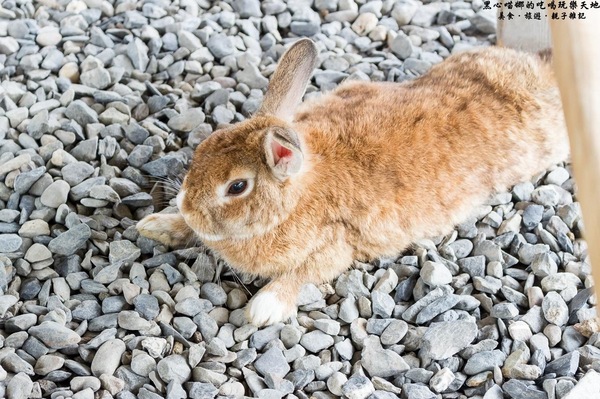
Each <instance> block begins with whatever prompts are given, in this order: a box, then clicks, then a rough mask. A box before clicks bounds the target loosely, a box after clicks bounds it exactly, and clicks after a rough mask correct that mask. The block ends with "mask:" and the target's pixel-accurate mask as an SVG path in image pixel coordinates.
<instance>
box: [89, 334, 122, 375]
mask: <svg viewBox="0 0 600 399" xmlns="http://www.w3.org/2000/svg"><path fill="white" fill-rule="evenodd" d="M125 349H126V348H125V344H124V343H123V341H121V340H120V339H111V340H108V341H106V342H105V343H103V344H102V346H100V348H98V351H97V352H96V355H95V356H94V358H93V359H92V364H91V370H92V374H94V375H95V376H96V377H100V376H101V375H103V374H107V375H113V374H114V373H115V371H116V370H117V368H118V367H119V365H120V364H121V356H122V355H123V353H124V352H125Z"/></svg>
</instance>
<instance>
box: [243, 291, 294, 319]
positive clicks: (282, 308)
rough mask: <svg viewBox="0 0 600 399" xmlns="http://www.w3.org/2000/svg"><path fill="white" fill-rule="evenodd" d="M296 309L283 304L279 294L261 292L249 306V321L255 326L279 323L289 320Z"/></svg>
mask: <svg viewBox="0 0 600 399" xmlns="http://www.w3.org/2000/svg"><path fill="white" fill-rule="evenodd" d="M294 311H295V307H292V308H290V306H289V305H287V304H286V303H284V302H282V301H281V300H280V299H279V298H278V297H277V294H275V293H274V292H271V291H259V292H258V293H257V294H256V295H255V296H254V298H252V300H251V301H250V303H249V304H248V310H247V316H248V321H249V322H250V323H252V324H254V325H255V326H264V325H270V324H275V323H279V322H280V321H286V320H287V319H289V318H290V317H291V316H292V315H293V314H294Z"/></svg>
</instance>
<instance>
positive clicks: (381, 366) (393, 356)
mask: <svg viewBox="0 0 600 399" xmlns="http://www.w3.org/2000/svg"><path fill="white" fill-rule="evenodd" d="M363 345H364V348H363V350H362V353H361V355H362V365H363V367H364V368H365V370H367V372H368V373H369V375H370V376H371V377H384V378H387V377H393V376H396V375H398V374H400V373H402V372H405V371H407V370H409V369H410V366H409V365H408V364H407V363H406V362H405V361H404V359H402V357H400V355H398V354H397V353H396V352H394V351H391V350H387V349H383V348H382V346H381V344H380V342H379V339H377V337H369V338H367V339H365V340H364V342H363Z"/></svg>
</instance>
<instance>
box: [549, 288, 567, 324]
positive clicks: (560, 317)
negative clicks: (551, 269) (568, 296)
mask: <svg viewBox="0 0 600 399" xmlns="http://www.w3.org/2000/svg"><path fill="white" fill-rule="evenodd" d="M542 310H543V312H544V318H545V319H546V320H548V322H549V323H552V324H556V325H557V326H563V325H565V324H567V321H568V320H569V308H568V307H567V304H566V303H565V301H564V299H563V298H562V297H561V296H560V294H558V293H557V292H556V291H550V292H549V293H547V294H546V296H545V297H544V300H543V301H542Z"/></svg>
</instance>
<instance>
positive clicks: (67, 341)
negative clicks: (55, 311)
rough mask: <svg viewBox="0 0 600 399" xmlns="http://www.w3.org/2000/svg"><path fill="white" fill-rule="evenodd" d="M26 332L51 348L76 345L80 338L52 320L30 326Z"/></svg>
mask: <svg viewBox="0 0 600 399" xmlns="http://www.w3.org/2000/svg"><path fill="white" fill-rule="evenodd" d="M28 333H29V334H31V335H32V336H34V337H35V338H37V339H39V340H40V341H42V342H43V343H44V345H46V346H47V347H49V348H51V349H63V348H66V347H68V346H72V345H76V344H77V343H79V341H80V340H81V337H80V336H79V335H78V334H77V333H76V332H74V331H72V330H70V329H68V328H67V327H65V326H62V325H60V324H58V323H56V322H54V321H44V322H43V323H42V324H40V325H38V326H34V327H31V328H30V329H29V331H28Z"/></svg>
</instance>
